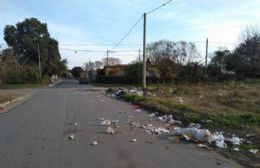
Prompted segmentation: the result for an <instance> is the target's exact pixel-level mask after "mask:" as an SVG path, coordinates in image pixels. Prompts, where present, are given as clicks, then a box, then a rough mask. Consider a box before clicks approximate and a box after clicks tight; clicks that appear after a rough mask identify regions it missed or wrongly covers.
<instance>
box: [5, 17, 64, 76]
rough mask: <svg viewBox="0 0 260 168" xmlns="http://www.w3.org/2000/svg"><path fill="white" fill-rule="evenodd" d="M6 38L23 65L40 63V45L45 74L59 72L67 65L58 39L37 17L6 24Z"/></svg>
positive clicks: (43, 72)
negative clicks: (62, 58)
mask: <svg viewBox="0 0 260 168" xmlns="http://www.w3.org/2000/svg"><path fill="white" fill-rule="evenodd" d="M4 39H5V41H6V43H7V44H8V45H9V46H10V47H12V48H13V50H14V52H15V54H16V59H17V61H18V63H19V64H21V65H30V66H36V65H37V64H38V62H39V59H38V46H39V50H40V57H41V58H40V59H41V60H40V61H41V67H42V74H43V75H49V76H50V75H52V74H58V73H60V72H61V70H62V69H64V68H65V67H66V65H65V63H66V61H64V60H61V56H60V53H59V49H58V41H57V40H55V39H53V38H51V37H50V34H49V32H48V27H47V24H46V23H41V22H40V21H39V20H38V19H36V18H29V19H25V20H24V21H22V22H18V23H17V24H16V25H6V26H5V28H4Z"/></svg>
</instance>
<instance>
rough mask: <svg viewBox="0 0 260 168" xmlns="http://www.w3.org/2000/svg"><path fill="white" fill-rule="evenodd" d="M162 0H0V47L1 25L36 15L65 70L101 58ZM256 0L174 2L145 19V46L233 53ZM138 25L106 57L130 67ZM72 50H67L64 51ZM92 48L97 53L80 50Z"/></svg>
mask: <svg viewBox="0 0 260 168" xmlns="http://www.w3.org/2000/svg"><path fill="white" fill-rule="evenodd" d="M166 1H167V0H135V1H133V0H24V1H21V0H0V18H1V19H0V44H1V43H5V41H4V39H3V29H4V26H5V25H14V24H16V23H17V22H20V21H23V20H24V19H25V18H30V17H36V18H38V19H39V20H40V21H41V22H44V23H47V25H48V29H49V32H50V35H51V36H52V37H53V38H55V39H56V40H58V41H59V49H60V53H61V57H62V58H64V59H67V60H68V67H69V68H72V67H74V66H83V64H84V63H86V62H88V61H97V60H101V59H102V58H105V57H106V52H103V51H106V50H111V49H112V48H113V47H114V46H115V44H116V43H117V42H118V41H119V40H120V39H121V38H122V37H123V36H124V35H125V34H126V33H127V32H128V30H129V29H130V28H131V27H132V26H133V25H134V24H135V23H136V22H137V20H138V19H139V18H140V17H141V16H142V15H143V13H144V12H147V11H150V10H151V9H154V8H156V7H158V6H160V5H161V4H162V3H164V2H166ZM259 16H260V0H247V1H245V0H210V1H209V0H173V1H172V2H171V3H169V4H168V5H167V6H164V7H163V8H160V9H159V10H157V11H155V12H154V13H151V14H149V15H148V16H147V43H150V42H153V41H156V40H161V39H168V40H173V41H180V40H184V41H188V42H194V43H195V44H196V46H197V48H198V50H199V52H200V53H201V56H202V58H201V59H202V60H203V57H204V55H205V41H206V38H209V51H210V52H213V51H214V50H216V49H218V48H219V47H226V48H228V49H231V50H232V49H233V48H234V47H235V46H236V45H237V43H239V42H240V40H241V37H240V35H241V31H242V30H244V29H245V28H246V27H247V26H252V25H253V26H255V25H259V23H260V17H259ZM142 37H143V23H142V21H141V22H140V23H139V24H138V25H137V26H136V27H135V29H134V30H133V31H132V32H131V33H130V34H129V36H128V37H127V38H126V39H125V40H124V41H123V42H122V45H119V46H118V47H117V48H115V49H114V50H116V51H134V52H114V53H109V56H110V57H116V58H119V59H121V61H122V62H123V63H129V62H131V61H133V60H136V59H137V58H138V55H139V53H138V52H137V51H138V50H139V49H142ZM3 47H4V45H2V48H3ZM67 49H72V50H67ZM80 50H95V51H102V52H85V51H80Z"/></svg>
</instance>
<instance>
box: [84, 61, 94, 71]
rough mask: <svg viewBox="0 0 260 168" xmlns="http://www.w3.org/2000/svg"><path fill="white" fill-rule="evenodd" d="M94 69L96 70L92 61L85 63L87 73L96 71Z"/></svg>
mask: <svg viewBox="0 0 260 168" xmlns="http://www.w3.org/2000/svg"><path fill="white" fill-rule="evenodd" d="M94 68H95V63H93V62H91V61H89V62H87V63H85V70H86V71H91V70H94Z"/></svg>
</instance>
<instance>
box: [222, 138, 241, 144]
mask: <svg viewBox="0 0 260 168" xmlns="http://www.w3.org/2000/svg"><path fill="white" fill-rule="evenodd" d="M225 141H228V142H231V143H232V144H233V145H241V144H242V140H241V139H240V138H238V137H232V138H225Z"/></svg>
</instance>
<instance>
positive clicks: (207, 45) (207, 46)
mask: <svg viewBox="0 0 260 168" xmlns="http://www.w3.org/2000/svg"><path fill="white" fill-rule="evenodd" d="M208 49H209V40H208V38H207V39H206V58H205V72H206V74H205V75H206V77H208V71H207V67H208Z"/></svg>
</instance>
